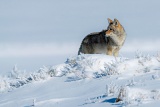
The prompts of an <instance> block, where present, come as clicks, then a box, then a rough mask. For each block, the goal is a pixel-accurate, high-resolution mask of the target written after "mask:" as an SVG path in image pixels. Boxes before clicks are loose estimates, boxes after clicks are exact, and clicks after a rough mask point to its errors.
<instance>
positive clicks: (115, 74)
mask: <svg viewBox="0 0 160 107" xmlns="http://www.w3.org/2000/svg"><path fill="white" fill-rule="evenodd" d="M159 72H160V54H157V55H155V56H149V55H143V54H142V53H140V52H137V53H136V55H135V58H133V59H127V58H120V57H118V58H115V57H113V56H106V55H84V54H82V55H79V56H75V57H70V58H68V59H67V60H66V62H65V63H63V64H60V65H56V66H53V67H43V68H41V69H40V70H39V71H37V72H33V73H27V72H22V71H20V70H18V68H17V67H16V66H15V67H14V68H13V70H12V72H11V73H10V74H9V76H1V79H0V91H1V97H0V102H1V103H0V107H4V106H5V107H31V106H36V107H51V106H52V107H53V106H55V107H66V106H67V107H69V106H70V107H76V106H82V107H83V106H84V107H106V106H107V107H110V106H114V107H117V106H118V107H119V106H137V105H139V106H144V107H146V106H148V107H150V106H151V105H152V106H153V105H154V107H156V106H157V107H158V105H159V104H160V74H159ZM36 90H37V91H36ZM22 94H23V95H22ZM16 96H17V97H16ZM116 101H117V102H116ZM15 102H16V103H15Z"/></svg>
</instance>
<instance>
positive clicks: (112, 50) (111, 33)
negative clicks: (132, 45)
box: [78, 18, 126, 56]
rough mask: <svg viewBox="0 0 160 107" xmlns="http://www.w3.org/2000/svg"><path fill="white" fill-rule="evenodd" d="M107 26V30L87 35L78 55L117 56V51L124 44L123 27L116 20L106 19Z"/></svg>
mask: <svg viewBox="0 0 160 107" xmlns="http://www.w3.org/2000/svg"><path fill="white" fill-rule="evenodd" d="M108 22H109V26H108V28H107V30H102V31H101V32H95V33H91V34H89V35H87V36H86V37H85V38H84V39H83V41H82V43H81V46H80V48H79V51H78V55H79V54H81V53H83V54H102V53H105V54H107V55H114V56H118V54H119V50H120V49H121V47H122V46H123V44H124V41H125V39H126V33H125V30H124V28H123V26H122V25H121V24H120V23H119V21H118V20H117V19H114V21H112V20H111V19H109V18H108Z"/></svg>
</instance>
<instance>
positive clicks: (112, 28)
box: [105, 18, 124, 37]
mask: <svg viewBox="0 0 160 107" xmlns="http://www.w3.org/2000/svg"><path fill="white" fill-rule="evenodd" d="M108 22H109V25H108V28H107V31H106V33H105V35H106V37H114V36H119V35H121V34H123V33H124V29H123V27H122V25H121V24H120V23H119V21H118V20H117V19H114V21H112V20H111V19H109V18H108Z"/></svg>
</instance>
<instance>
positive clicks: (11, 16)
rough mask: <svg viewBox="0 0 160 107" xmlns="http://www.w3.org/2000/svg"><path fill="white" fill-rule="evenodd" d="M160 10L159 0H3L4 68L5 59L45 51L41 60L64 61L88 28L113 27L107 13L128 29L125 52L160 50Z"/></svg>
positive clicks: (0, 38)
mask: <svg viewBox="0 0 160 107" xmlns="http://www.w3.org/2000/svg"><path fill="white" fill-rule="evenodd" d="M159 10H160V1H159V0H152V1H150V0H132V1H131V0H121V1H117V0H100V1H97V0H79V1H78V0H1V1H0V58H2V59H3V60H1V62H0V70H1V68H3V67H4V66H3V65H4V60H6V62H5V63H6V67H8V66H7V63H10V66H11V65H14V64H17V65H21V64H22V65H23V63H22V62H23V61H22V60H23V58H26V57H27V60H25V61H28V62H32V60H34V57H39V60H37V61H38V62H41V64H39V65H37V66H40V65H43V64H44V65H46V64H48V65H52V64H50V61H48V60H45V57H47V58H46V59H49V57H50V58H51V59H52V58H57V59H56V61H57V62H58V63H60V62H64V61H65V59H66V58H67V57H69V56H72V55H76V54H77V51H78V48H79V45H80V43H81V41H82V39H83V38H84V37H85V36H86V35H87V34H89V33H91V32H96V31H101V30H102V29H106V28H107V26H108V21H107V18H111V19H113V18H117V19H118V20H119V21H120V22H121V24H122V25H123V26H124V28H125V30H126V32H127V39H126V43H125V45H124V47H123V48H122V50H121V53H122V54H124V55H126V54H125V53H128V52H135V50H137V49H139V50H142V51H147V52H151V53H152V52H153V51H159V50H160V47H159V44H160V21H159V20H160V14H159ZM41 56H43V58H42V60H40V58H41ZM58 56H61V58H59V57H58ZM62 56H63V58H62ZM10 57H12V58H14V60H13V59H5V58H10ZM29 57H30V58H31V57H32V58H31V59H30V60H29V59H28V58H29ZM18 58H21V60H20V59H18ZM58 58H59V60H58ZM37 59H38V58H37ZM11 60H12V61H11ZM18 60H19V61H18ZM52 60H53V59H52ZM7 61H8V62H7ZM35 61H36V60H35ZM56 61H53V64H55V62H56ZM25 63H27V62H25ZM35 63H36V62H35ZM25 65H27V64H24V67H25ZM11 67H12V66H11ZM27 67H28V66H27ZM32 67H33V66H32ZM33 68H34V67H33Z"/></svg>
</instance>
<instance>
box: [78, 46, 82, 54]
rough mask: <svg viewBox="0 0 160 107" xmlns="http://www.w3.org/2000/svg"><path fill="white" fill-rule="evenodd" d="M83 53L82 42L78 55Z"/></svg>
mask: <svg viewBox="0 0 160 107" xmlns="http://www.w3.org/2000/svg"><path fill="white" fill-rule="evenodd" d="M81 53H82V44H81V46H80V47H79V50H78V55H80V54H81Z"/></svg>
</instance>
